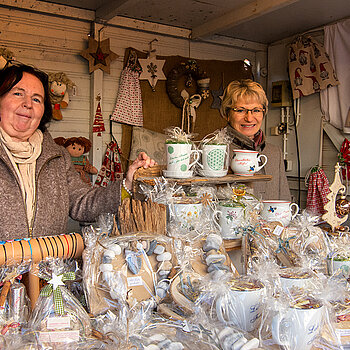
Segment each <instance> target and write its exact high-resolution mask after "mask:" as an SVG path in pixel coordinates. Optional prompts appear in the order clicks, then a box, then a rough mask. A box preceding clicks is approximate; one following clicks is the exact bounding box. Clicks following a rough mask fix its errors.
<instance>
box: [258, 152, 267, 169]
mask: <svg viewBox="0 0 350 350" xmlns="http://www.w3.org/2000/svg"><path fill="white" fill-rule="evenodd" d="M261 158H265V160H263V164H262V165H260V166H259V165H258V167H257V169H256V171H259V170H260V169H262V168H263V167H264V166H265V164H266V163H267V157H266V156H265V154H260V155H259V156H258V163H259V162H260V161H261Z"/></svg>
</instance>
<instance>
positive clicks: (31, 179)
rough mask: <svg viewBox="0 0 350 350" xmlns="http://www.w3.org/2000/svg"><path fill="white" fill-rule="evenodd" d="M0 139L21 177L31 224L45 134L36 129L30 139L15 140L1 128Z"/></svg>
mask: <svg viewBox="0 0 350 350" xmlns="http://www.w3.org/2000/svg"><path fill="white" fill-rule="evenodd" d="M0 141H1V142H2V143H3V145H4V148H5V150H6V152H7V154H8V156H9V158H10V160H11V162H12V164H13V166H14V168H15V170H16V172H17V175H18V177H19V181H20V186H21V190H22V195H23V198H24V202H25V206H26V210H27V219H28V224H29V225H31V221H32V218H33V215H34V198H35V165H36V160H37V159H38V157H39V155H40V154H41V148H42V142H43V134H42V132H41V131H40V130H36V131H35V132H34V134H33V135H32V136H31V137H30V138H29V139H28V141H24V142H15V141H13V140H12V138H11V136H9V135H8V134H7V133H6V132H5V131H4V130H3V129H2V128H0Z"/></svg>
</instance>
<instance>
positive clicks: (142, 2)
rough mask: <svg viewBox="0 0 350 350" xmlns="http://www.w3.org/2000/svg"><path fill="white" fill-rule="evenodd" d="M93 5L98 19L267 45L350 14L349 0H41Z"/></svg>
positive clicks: (90, 6) (202, 36) (83, 5)
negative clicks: (162, 26) (134, 21)
mask: <svg viewBox="0 0 350 350" xmlns="http://www.w3.org/2000/svg"><path fill="white" fill-rule="evenodd" d="M42 1H43V2H52V3H56V4H61V5H68V6H73V7H78V8H81V9H87V10H93V11H95V14H96V19H97V20H98V21H101V20H102V21H109V20H111V19H112V18H113V17H114V16H125V17H129V18H134V19H138V20H143V21H150V22H155V23H161V24H166V25H171V26H176V27H181V28H186V29H190V30H192V37H193V39H203V40H206V39H207V40H208V39H211V38H213V37H214V36H215V37H217V36H218V35H221V36H225V37H230V38H234V39H242V40H248V41H253V42H259V43H263V44H270V43H272V42H275V41H278V40H280V39H283V38H286V37H289V36H293V35H295V34H300V33H304V32H306V31H309V30H312V29H315V28H319V27H322V26H323V25H325V24H329V23H333V22H336V21H338V20H341V19H344V18H349V17H350V0H42Z"/></svg>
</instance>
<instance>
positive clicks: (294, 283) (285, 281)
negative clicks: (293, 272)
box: [280, 276, 310, 293]
mask: <svg viewBox="0 0 350 350" xmlns="http://www.w3.org/2000/svg"><path fill="white" fill-rule="evenodd" d="M280 281H281V286H282V289H283V290H284V291H285V292H287V293H288V292H289V291H290V289H294V288H302V289H307V288H308V286H309V284H310V277H306V278H298V277H283V276H280Z"/></svg>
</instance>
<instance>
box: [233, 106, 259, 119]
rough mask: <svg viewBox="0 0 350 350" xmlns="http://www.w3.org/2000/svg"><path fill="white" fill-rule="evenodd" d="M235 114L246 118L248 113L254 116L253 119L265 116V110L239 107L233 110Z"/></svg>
mask: <svg viewBox="0 0 350 350" xmlns="http://www.w3.org/2000/svg"><path fill="white" fill-rule="evenodd" d="M231 109H232V110H233V111H234V112H235V113H237V114H238V115H239V116H242V117H243V116H245V115H246V114H248V112H250V113H251V114H252V116H253V117H260V116H261V114H263V113H264V112H265V108H259V107H256V108H252V109H248V108H244V107H238V108H236V107H235V108H231Z"/></svg>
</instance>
